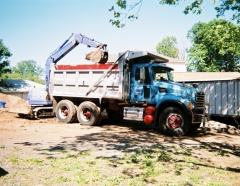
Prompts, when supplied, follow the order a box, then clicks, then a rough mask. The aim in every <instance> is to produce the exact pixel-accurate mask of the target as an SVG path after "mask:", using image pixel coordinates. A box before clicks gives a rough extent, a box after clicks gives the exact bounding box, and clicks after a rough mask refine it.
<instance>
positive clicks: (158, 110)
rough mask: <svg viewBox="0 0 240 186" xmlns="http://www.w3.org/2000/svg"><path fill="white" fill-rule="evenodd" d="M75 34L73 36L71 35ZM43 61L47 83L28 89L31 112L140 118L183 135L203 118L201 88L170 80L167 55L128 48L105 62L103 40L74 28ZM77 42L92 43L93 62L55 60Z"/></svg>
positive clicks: (96, 120)
mask: <svg viewBox="0 0 240 186" xmlns="http://www.w3.org/2000/svg"><path fill="white" fill-rule="evenodd" d="M71 37H74V39H73V41H69V39H70V38H71ZM71 37H69V38H68V39H67V40H66V41H65V42H64V43H63V44H62V45H61V46H60V47H59V48H58V49H57V50H55V51H54V52H53V53H52V54H51V55H50V56H49V58H48V59H47V62H46V89H45V90H40V89H37V88H33V89H32V90H31V91H30V92H29V95H28V104H29V105H31V110H29V111H26V112H24V113H23V112H22V113H19V114H24V115H28V116H32V117H38V118H41V117H42V116H48V115H51V116H52V115H54V116H56V118H57V119H58V120H59V121H61V122H63V123H72V122H79V123H80V124H81V125H87V126H94V125H99V124H104V123H105V122H117V121H120V120H122V119H124V120H134V121H139V122H144V123H145V124H147V125H153V126H155V127H157V128H159V129H160V130H161V131H162V133H164V134H167V135H184V134H186V133H188V132H193V131H195V130H197V129H198V127H199V126H200V124H201V123H202V122H203V121H204V116H205V95H204V92H202V91H200V90H198V89H195V88H193V87H191V86H186V85H184V84H180V83H176V82H174V81H173V77H172V73H171V72H172V71H173V69H172V68H170V67H168V66H166V63H167V62H168V60H167V59H165V58H164V57H162V56H161V55H159V54H156V53H153V52H148V51H131V50H127V51H125V52H121V53H119V55H118V59H117V60H115V61H112V62H108V51H107V45H106V44H103V43H100V42H97V41H95V40H94V39H90V38H88V37H86V36H84V35H82V34H72V35H71ZM79 43H81V44H85V45H87V46H88V47H94V48H96V49H95V51H93V52H90V53H89V54H87V56H86V59H88V60H91V61H93V63H92V64H78V65H63V64H60V65H58V64H57V62H58V61H59V60H60V59H61V58H63V57H64V56H65V55H66V54H67V53H69V52H70V51H71V50H72V49H73V48H75V47H76V46H77V45H78V44H79Z"/></svg>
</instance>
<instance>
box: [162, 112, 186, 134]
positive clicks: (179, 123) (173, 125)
mask: <svg viewBox="0 0 240 186" xmlns="http://www.w3.org/2000/svg"><path fill="white" fill-rule="evenodd" d="M187 118H188V117H187V115H185V114H184V113H183V112H182V111H181V110H179V109H178V108H175V107H167V108H166V109H164V110H163V111H162V113H161V114H160V117H159V128H160V130H161V131H162V133H164V134H168V135H178V136H179V135H184V134H186V133H187V132H188V130H189V128H190V123H189V120H188V119H187Z"/></svg>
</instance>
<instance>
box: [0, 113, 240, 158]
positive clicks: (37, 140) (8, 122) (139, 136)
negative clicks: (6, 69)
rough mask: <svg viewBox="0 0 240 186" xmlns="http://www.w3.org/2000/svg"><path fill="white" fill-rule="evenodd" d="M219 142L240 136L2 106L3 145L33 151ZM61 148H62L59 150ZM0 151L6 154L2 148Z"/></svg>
mask: <svg viewBox="0 0 240 186" xmlns="http://www.w3.org/2000/svg"><path fill="white" fill-rule="evenodd" d="M156 143H159V144H180V145H186V146H194V145H203V144H205V145H206V144H209V145H213V144H214V145H216V146H218V147H220V146H221V148H222V147H223V146H224V147H226V148H228V149H229V150H231V149H232V148H237V147H240V135H239V134H231V133H228V132H218V131H216V130H209V129H203V128H200V129H198V131H196V132H195V133H194V134H191V135H188V136H181V137H177V136H175V137H171V136H165V135H162V134H161V133H160V132H159V131H158V130H157V129H154V128H152V127H151V126H147V125H144V124H141V123H137V122H129V121H122V122H121V123H115V124H111V125H103V126H94V127H90V126H81V125H80V124H79V123H74V124H64V123H60V122H59V121H58V120H57V119H56V118H43V119H40V120H29V119H23V118H19V117H18V115H17V114H14V113H9V112H5V111H4V109H0V145H4V146H5V147H6V149H8V148H12V147H13V146H19V147H21V149H22V150H23V151H24V150H26V151H30V150H33V151H35V152H36V153H41V151H44V150H54V149H55V150H61V149H62V150H73V151H80V150H93V151H94V152H95V153H96V155H97V156H99V155H101V156H114V155H115V156H118V155H121V152H122V151H123V150H129V149H131V148H136V147H147V146H151V145H153V144H156ZM58 148H59V149H58ZM1 153H3V152H2V151H1Z"/></svg>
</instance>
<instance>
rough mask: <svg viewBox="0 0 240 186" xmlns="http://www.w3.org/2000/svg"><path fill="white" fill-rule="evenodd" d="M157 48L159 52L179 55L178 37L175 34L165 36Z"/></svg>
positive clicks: (170, 55) (175, 56)
mask: <svg viewBox="0 0 240 186" xmlns="http://www.w3.org/2000/svg"><path fill="white" fill-rule="evenodd" d="M156 49H157V53H159V54H163V55H166V56H169V57H173V58H177V57H178V48H177V39H176V37H174V36H168V37H165V38H163V40H162V41H161V42H159V43H158V44H157V47H156Z"/></svg>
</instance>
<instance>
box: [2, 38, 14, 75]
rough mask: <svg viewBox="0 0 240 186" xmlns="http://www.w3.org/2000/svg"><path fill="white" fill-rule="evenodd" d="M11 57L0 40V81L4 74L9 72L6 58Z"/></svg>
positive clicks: (8, 62)
mask: <svg viewBox="0 0 240 186" xmlns="http://www.w3.org/2000/svg"><path fill="white" fill-rule="evenodd" d="M11 55H12V54H11V52H10V51H9V49H8V48H7V47H6V46H4V44H3V41H2V39H0V80H2V77H3V74H4V73H7V72H8V73H10V72H11V70H10V69H9V68H8V66H9V65H10V61H9V60H8V57H10V56H11Z"/></svg>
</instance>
